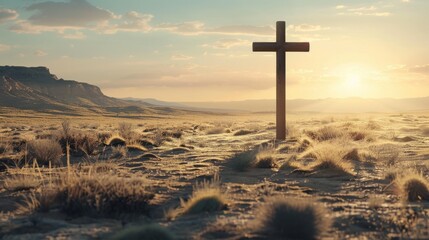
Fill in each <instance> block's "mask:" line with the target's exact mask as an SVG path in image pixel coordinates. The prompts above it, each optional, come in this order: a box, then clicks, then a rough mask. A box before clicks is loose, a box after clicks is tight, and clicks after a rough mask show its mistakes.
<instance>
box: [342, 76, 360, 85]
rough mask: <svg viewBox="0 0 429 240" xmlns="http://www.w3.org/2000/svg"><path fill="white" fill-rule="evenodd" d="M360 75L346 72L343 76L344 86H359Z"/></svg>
mask: <svg viewBox="0 0 429 240" xmlns="http://www.w3.org/2000/svg"><path fill="white" fill-rule="evenodd" d="M360 82H361V77H360V76H359V75H358V74H348V75H347V76H346V78H345V83H344V85H345V87H346V88H348V89H356V88H358V87H359V86H360Z"/></svg>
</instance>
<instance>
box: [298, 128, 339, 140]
mask: <svg viewBox="0 0 429 240" xmlns="http://www.w3.org/2000/svg"><path fill="white" fill-rule="evenodd" d="M306 134H307V135H308V136H309V137H311V138H312V139H314V140H317V141H327V140H332V139H335V138H341V137H343V136H344V134H345V132H344V131H342V130H340V129H339V128H337V127H334V126H325V127H322V128H320V129H318V130H316V131H307V132H306Z"/></svg>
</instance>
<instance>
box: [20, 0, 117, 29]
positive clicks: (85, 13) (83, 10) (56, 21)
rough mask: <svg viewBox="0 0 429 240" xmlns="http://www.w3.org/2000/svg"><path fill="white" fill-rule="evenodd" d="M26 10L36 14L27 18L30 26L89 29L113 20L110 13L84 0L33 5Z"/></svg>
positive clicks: (113, 16)
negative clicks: (93, 25)
mask: <svg viewBox="0 0 429 240" xmlns="http://www.w3.org/2000/svg"><path fill="white" fill-rule="evenodd" d="M27 10H29V11H35V12H36V13H35V14H33V15H32V16H30V17H29V18H28V21H29V22H30V23H31V24H34V25H39V26H49V27H79V28H80V27H89V26H91V25H92V24H96V23H99V22H103V21H108V20H110V19H114V18H115V15H114V14H113V13H112V12H110V11H108V10H104V9H101V8H98V7H95V6H93V5H91V4H90V3H89V2H87V1H86V0H69V1H68V2H41V3H35V4H32V5H30V6H29V7H27Z"/></svg>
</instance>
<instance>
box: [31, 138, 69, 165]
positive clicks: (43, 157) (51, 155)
mask: <svg viewBox="0 0 429 240" xmlns="http://www.w3.org/2000/svg"><path fill="white" fill-rule="evenodd" d="M27 148H28V157H29V159H36V160H37V162H38V163H39V164H43V165H48V164H49V163H52V164H53V165H57V164H59V162H60V159H61V156H62V155H63V150H62V148H61V145H60V144H59V143H58V142H57V141H55V140H51V139H37V140H32V141H29V142H28V145H27Z"/></svg>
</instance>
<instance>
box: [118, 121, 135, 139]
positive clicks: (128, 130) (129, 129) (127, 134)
mask: <svg viewBox="0 0 429 240" xmlns="http://www.w3.org/2000/svg"><path fill="white" fill-rule="evenodd" d="M118 132H119V136H121V137H123V138H125V139H127V140H131V139H133V138H134V136H135V134H134V132H133V125H132V124H131V123H127V122H121V123H119V124H118Z"/></svg>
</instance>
